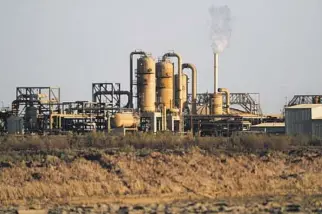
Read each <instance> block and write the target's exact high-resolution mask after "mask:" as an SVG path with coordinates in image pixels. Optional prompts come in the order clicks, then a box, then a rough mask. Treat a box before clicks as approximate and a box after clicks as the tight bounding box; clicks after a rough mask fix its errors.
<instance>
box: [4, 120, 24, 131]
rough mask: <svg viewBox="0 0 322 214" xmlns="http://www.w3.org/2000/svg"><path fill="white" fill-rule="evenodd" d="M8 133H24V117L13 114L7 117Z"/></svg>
mask: <svg viewBox="0 0 322 214" xmlns="http://www.w3.org/2000/svg"><path fill="white" fill-rule="evenodd" d="M7 130H8V134H23V133H24V132H23V131H24V128H23V118H21V117H17V116H11V117H9V118H8V119H7Z"/></svg>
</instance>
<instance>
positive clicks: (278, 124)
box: [252, 123, 285, 128]
mask: <svg viewBox="0 0 322 214" xmlns="http://www.w3.org/2000/svg"><path fill="white" fill-rule="evenodd" d="M252 127H258V128H265V127H285V123H260V124H258V125H254V126H252Z"/></svg>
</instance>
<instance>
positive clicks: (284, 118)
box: [0, 6, 322, 137]
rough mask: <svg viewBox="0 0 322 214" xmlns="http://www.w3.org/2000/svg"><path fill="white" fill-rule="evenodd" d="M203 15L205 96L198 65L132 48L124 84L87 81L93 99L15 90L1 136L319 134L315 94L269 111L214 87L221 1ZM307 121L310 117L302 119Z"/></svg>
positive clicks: (223, 42) (225, 27)
mask: <svg viewBox="0 0 322 214" xmlns="http://www.w3.org/2000/svg"><path fill="white" fill-rule="evenodd" d="M209 12H210V15H211V18H212V23H211V35H210V36H211V42H212V45H211V47H212V54H213V70H212V71H208V75H207V76H212V75H213V88H214V90H213V92H212V93H208V92H202V91H199V89H198V88H197V85H198V84H197V83H198V69H197V67H196V66H195V65H194V64H193V62H185V61H184V58H183V57H182V56H181V55H180V54H179V53H176V52H169V53H164V54H161V56H159V57H158V58H155V57H154V56H153V55H151V54H150V53H148V52H146V51H142V50H135V51H133V52H131V53H130V54H129V73H128V75H129V79H130V81H129V84H128V86H126V87H123V86H122V87H121V84H120V83H113V82H110V83H102V82H101V83H100V82H99V83H92V88H91V90H92V98H91V100H88V101H70V102H63V101H62V100H61V99H60V95H61V91H60V88H55V87H49V86H47V87H17V88H16V98H15V100H13V101H12V105H11V107H8V108H4V109H2V110H1V111H0V133H3V134H28V133H41V134H43V133H49V134H63V133H69V132H76V133H85V132H93V131H98V132H107V133H111V134H122V135H125V134H126V133H129V132H134V133H136V132H148V133H154V134H155V133H162V132H170V133H174V134H186V133H191V134H193V135H195V136H231V135H232V134H234V133H240V132H264V133H273V134H285V133H287V134H309V135H312V134H313V133H316V134H314V135H319V136H321V137H322V122H321V124H320V123H319V122H318V120H319V118H320V117H321V118H322V107H321V97H322V96H320V95H295V96H294V98H293V99H292V100H291V101H290V102H289V103H288V104H287V105H286V106H284V109H285V111H284V112H283V114H281V115H275V116H274V115H264V114H263V112H262V108H261V105H260V96H259V93H247V92H230V91H229V89H227V88H223V87H219V84H220V80H219V78H218V77H219V74H220V69H219V66H218V64H219V56H220V53H222V52H223V51H224V49H225V48H226V47H227V45H228V43H229V37H230V33H231V27H230V25H229V23H230V10H229V8H228V7H227V6H224V7H220V8H213V7H212V8H210V10H209ZM124 88H129V89H128V90H124ZM301 104H302V105H301ZM303 104H306V105H305V106H303ZM311 105H313V106H311ZM319 107H321V111H319ZM313 109H314V112H320V113H316V114H315V116H312V117H310V118H306V119H303V118H302V116H301V115H302V114H303V115H304V113H305V112H304V113H303V111H310V112H313ZM305 114H306V113H305ZM292 115H293V116H292ZM294 115H295V116H294ZM294 117H295V119H294ZM301 118H302V120H301ZM308 120H310V121H311V122H310V123H307V124H303V123H304V122H305V121H308ZM321 121H322V119H321ZM313 124H314V125H313ZM312 129H313V130H312ZM319 133H320V134H319Z"/></svg>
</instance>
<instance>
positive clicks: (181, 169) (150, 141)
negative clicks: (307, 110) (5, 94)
mask: <svg viewBox="0 0 322 214" xmlns="http://www.w3.org/2000/svg"><path fill="white" fill-rule="evenodd" d="M320 145H322V144H321V141H318V140H312V139H308V138H305V137H286V136H252V135H250V136H235V137H232V138H194V137H192V136H182V137H179V136H170V135H160V136H157V137H156V136H151V135H133V136H127V137H112V136H106V135H104V134H101V133H93V134H90V135H86V136H77V135H71V136H41V137H40V136H30V137H24V138H19V137H13V136H6V137H2V138H0V153H1V154H0V155H1V156H0V167H1V168H0V203H2V204H4V203H13V202H14V203H17V201H18V200H21V201H34V200H40V201H43V202H46V201H47V202H54V201H60V202H69V201H71V200H72V199H74V198H79V197H84V198H88V197H106V198H109V197H120V196H153V197H158V196H164V195H167V196H169V197H170V196H171V197H176V196H182V195H185V194H186V195H187V196H188V195H195V196H199V197H207V198H220V197H231V196H241V197H244V196H257V195H280V194H286V193H294V194H300V195H314V194H320V193H321V192H322V180H321V179H320V178H321V176H322V170H321V165H322V150H321V149H320V147H319V146H320Z"/></svg>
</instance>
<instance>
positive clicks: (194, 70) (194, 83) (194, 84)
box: [182, 63, 197, 114]
mask: <svg viewBox="0 0 322 214" xmlns="http://www.w3.org/2000/svg"><path fill="white" fill-rule="evenodd" d="M186 68H188V69H191V71H192V83H191V88H192V103H191V104H192V114H197V68H196V66H194V65H193V64H190V63H184V64H182V70H184V69H186Z"/></svg>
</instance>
